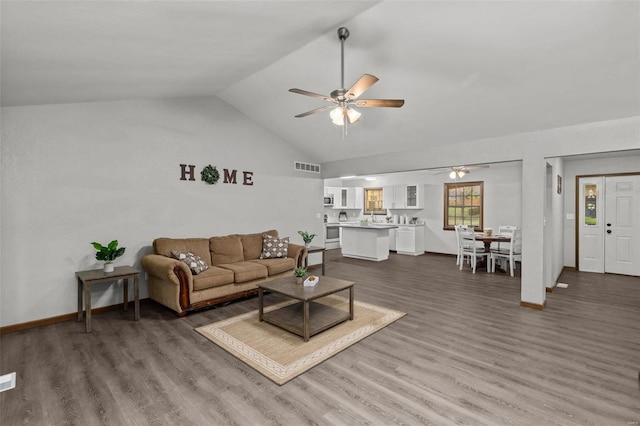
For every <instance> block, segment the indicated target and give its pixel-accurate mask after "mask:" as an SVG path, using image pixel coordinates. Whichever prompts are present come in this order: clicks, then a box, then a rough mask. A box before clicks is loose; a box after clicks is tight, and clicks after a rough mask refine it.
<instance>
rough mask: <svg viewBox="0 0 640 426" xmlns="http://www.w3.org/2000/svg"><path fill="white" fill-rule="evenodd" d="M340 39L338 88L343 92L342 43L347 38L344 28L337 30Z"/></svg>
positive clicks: (347, 33) (347, 32)
mask: <svg viewBox="0 0 640 426" xmlns="http://www.w3.org/2000/svg"><path fill="white" fill-rule="evenodd" d="M338 38H339V39H340V88H341V89H343V90H344V41H345V40H346V39H348V38H349V30H348V29H347V28H345V27H340V28H338Z"/></svg>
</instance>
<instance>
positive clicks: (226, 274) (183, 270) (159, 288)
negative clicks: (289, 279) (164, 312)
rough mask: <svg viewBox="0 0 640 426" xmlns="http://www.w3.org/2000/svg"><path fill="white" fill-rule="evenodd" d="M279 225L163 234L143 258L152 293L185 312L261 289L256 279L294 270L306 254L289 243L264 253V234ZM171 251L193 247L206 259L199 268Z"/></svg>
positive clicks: (286, 274)
mask: <svg viewBox="0 0 640 426" xmlns="http://www.w3.org/2000/svg"><path fill="white" fill-rule="evenodd" d="M264 234H267V235H270V236H272V237H275V238H278V231H276V230H270V231H266V232H261V233H256V234H232V235H226V236H220V237H211V238H179V239H178V238H158V239H156V240H154V241H153V252H154V254H148V255H145V256H144V257H143V258H142V262H141V263H142V268H143V269H144V270H145V271H146V272H147V274H148V283H149V297H151V299H153V300H155V301H156V302H158V303H161V304H162V305H164V306H166V307H168V308H170V309H173V310H174V311H176V312H178V314H179V316H184V315H186V314H187V312H188V311H191V310H194V309H199V308H203V307H205V306H208V305H212V304H216V303H221V302H226V301H229V300H232V299H236V298H240V297H245V296H248V295H251V294H255V293H257V291H258V289H257V287H256V284H257V283H260V282H263V281H269V280H272V279H275V278H280V277H285V276H291V275H293V269H294V268H295V267H297V266H301V265H302V264H303V262H304V259H305V257H306V255H307V250H306V249H305V248H304V246H302V245H297V244H291V243H289V246H288V251H287V254H286V256H287V257H282V258H270V259H260V255H261V253H262V251H263V247H262V242H263V235H264ZM172 252H181V253H193V254H195V255H197V256H199V257H200V258H201V259H202V261H203V262H204V263H205V264H206V265H207V267H208V268H207V269H206V270H204V271H202V272H199V273H198V274H194V273H193V272H192V269H191V268H190V267H189V266H188V265H187V264H186V263H184V262H183V261H180V260H178V259H176V258H175V257H174V256H173V255H172Z"/></svg>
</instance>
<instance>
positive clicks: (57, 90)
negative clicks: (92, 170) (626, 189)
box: [0, 0, 640, 162]
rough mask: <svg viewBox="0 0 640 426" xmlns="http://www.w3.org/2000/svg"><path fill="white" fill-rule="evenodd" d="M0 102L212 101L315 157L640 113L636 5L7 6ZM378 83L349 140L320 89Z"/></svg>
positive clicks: (80, 3)
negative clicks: (343, 37)
mask: <svg viewBox="0 0 640 426" xmlns="http://www.w3.org/2000/svg"><path fill="white" fill-rule="evenodd" d="M1 8H2V9H1V20H2V21H1V25H2V28H1V31H2V33H1V43H2V57H1V69H0V72H1V92H0V94H1V101H2V105H3V106H19V105H40V104H52V103H68V102H92V101H109V100H123V99H141V98H166V97H190V96H212V95H214V96H219V97H221V98H222V99H224V100H225V101H227V102H228V103H230V104H231V105H233V106H234V107H235V108H237V109H238V110H239V111H241V112H242V113H244V114H246V115H247V116H248V117H250V118H251V119H253V120H255V121H256V122H258V123H260V124H262V125H263V126H265V127H266V128H267V129H269V130H270V131H272V132H273V133H275V134H277V135H279V136H280V137H282V138H283V139H284V140H287V141H288V142H290V143H291V144H294V145H297V146H298V147H300V149H302V150H304V151H305V152H307V153H308V154H309V156H310V157H311V158H312V159H313V160H314V161H317V162H325V161H332V160H339V159H345V158H353V157H359V156H363V155H372V154H383V153H386V152H393V151H400V150H409V149H412V148H418V147H420V148H424V147H426V146H433V145H440V144H452V143H456V142H462V141H468V140H476V139H481V138H487V137H497V136H503V135H508V134H515V133H522V132H530V131H536V130H541V129H548V128H554V127H561V126H567V125H574V124H581V123H588V122H595V121H603V120H610V119H616V118H624V117H631V116H638V115H640V2H639V1H635V0H634V1H616V2H608V1H607V2H605V1H603V2H597V1H596V2H586V1H585V2H579V1H571V2H569V1H567V2H562V1H514V2H493V1H474V2H463V1H446V2H445V1H425V2H416V1H408V2H404V1H384V2H369V1H353V2H350V1H334V2H328V1H227V2H221V1H193V2H183V1H157V2H156V1H147V2H133V1H126V2H119V1H86V2H85V1H68V2H59V1H41V2H39V1H15V2H14V1H2V3H1ZM343 25H344V26H347V27H348V28H349V30H350V32H351V36H350V38H349V39H348V40H347V41H346V45H345V84H346V85H347V86H350V85H351V84H352V83H353V82H355V80H357V79H358V78H359V77H360V75H362V74H363V73H370V74H374V75H376V76H377V77H378V78H380V81H379V82H378V83H377V84H376V85H374V86H373V87H372V88H370V89H369V90H368V91H367V92H366V94H365V95H364V96H363V98H403V99H405V100H406V103H405V106H404V107H403V108H401V109H386V108H368V109H364V108H363V110H362V111H361V112H362V113H363V116H362V119H361V121H360V122H359V123H356V124H354V125H353V126H350V128H349V135H348V136H347V138H346V139H344V140H343V139H342V133H341V129H340V128H339V127H337V126H334V125H333V124H331V122H330V120H329V118H328V113H320V114H315V115H312V116H309V117H306V118H302V119H296V118H294V117H293V116H294V115H296V114H298V113H301V112H304V111H307V110H311V109H314V108H317V107H320V106H323V105H324V104H323V102H324V101H322V100H320V99H314V98H309V97H305V96H301V95H296V94H293V93H289V92H288V89H289V88H292V87H297V88H301V89H306V90H309V91H313V92H318V93H322V94H328V93H329V92H331V91H332V90H334V89H336V88H338V86H339V85H340V42H339V41H338V38H337V35H336V29H337V28H338V27H340V26H343Z"/></svg>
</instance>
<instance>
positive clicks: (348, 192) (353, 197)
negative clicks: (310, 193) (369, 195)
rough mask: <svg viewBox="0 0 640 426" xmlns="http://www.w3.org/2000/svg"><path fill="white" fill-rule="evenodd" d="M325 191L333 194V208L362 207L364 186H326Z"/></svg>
mask: <svg viewBox="0 0 640 426" xmlns="http://www.w3.org/2000/svg"><path fill="white" fill-rule="evenodd" d="M325 192H328V193H329V194H330V195H333V208H334V209H336V210H339V209H362V208H364V188H363V187H349V188H337V187H326V188H325Z"/></svg>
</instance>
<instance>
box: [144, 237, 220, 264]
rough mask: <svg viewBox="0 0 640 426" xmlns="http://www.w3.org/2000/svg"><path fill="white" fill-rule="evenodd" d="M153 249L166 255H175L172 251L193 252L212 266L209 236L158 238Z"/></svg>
mask: <svg viewBox="0 0 640 426" xmlns="http://www.w3.org/2000/svg"><path fill="white" fill-rule="evenodd" d="M153 251H154V253H155V254H160V255H162V256H166V257H173V256H171V252H172V251H179V252H183V253H193V254H195V255H196V256H199V257H200V259H202V260H204V263H206V264H207V266H211V253H210V252H209V239H207V238H156V239H155V240H154V241H153Z"/></svg>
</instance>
